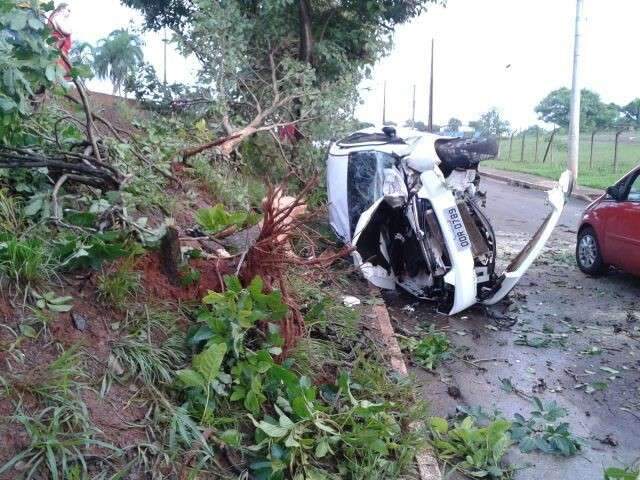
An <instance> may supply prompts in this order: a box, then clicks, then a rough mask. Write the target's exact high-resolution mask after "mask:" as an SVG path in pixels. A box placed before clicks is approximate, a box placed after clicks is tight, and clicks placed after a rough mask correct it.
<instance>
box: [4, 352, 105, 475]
mask: <svg viewBox="0 0 640 480" xmlns="http://www.w3.org/2000/svg"><path fill="white" fill-rule="evenodd" d="M85 378H86V374H85V373H84V372H83V370H82V366H81V356H80V354H79V353H78V351H77V349H75V348H71V349H69V350H67V351H65V352H63V353H62V354H61V355H60V356H59V357H58V358H57V359H56V360H54V361H53V362H51V363H50V364H48V365H46V366H44V367H35V368H33V369H31V370H28V371H26V372H24V373H22V374H13V375H6V378H5V379H4V380H3V382H2V383H3V384H4V391H5V395H6V397H7V398H9V399H12V400H14V401H16V405H17V406H16V412H15V413H14V415H13V416H12V417H10V418H9V419H10V420H12V421H13V422H15V423H17V424H20V425H21V426H22V428H23V429H24V430H25V432H26V434H27V437H28V444H27V445H26V446H25V447H24V448H23V450H22V451H20V452H18V453H17V454H16V455H15V456H14V457H12V458H11V459H10V460H9V461H8V462H7V463H5V464H4V465H0V476H2V474H4V473H6V472H9V471H12V469H15V467H16V466H18V465H19V466H20V468H19V470H20V471H21V472H23V473H22V474H20V475H18V476H16V477H12V478H25V479H30V478H50V479H54V480H55V479H70V478H88V468H87V454H88V450H89V449H92V448H98V449H102V450H107V451H110V452H111V453H113V452H115V451H117V449H116V448H115V447H113V446H112V445H110V444H108V443H105V442H102V441H100V440H98V439H97V437H98V436H99V435H100V431H99V430H98V429H97V428H95V426H94V425H93V424H92V423H91V421H90V418H89V413H88V411H87V407H86V405H85V404H84V402H83V400H82V395H81V392H82V390H83V389H85V388H86V385H85V384H84V382H83V380H84V379H85ZM24 398H29V399H30V400H29V401H28V402H24V401H23V399H24ZM33 399H35V400H37V404H36V405H35V406H34V404H33ZM25 405H29V407H28V408H27V407H26V406H25ZM93 453H95V452H93ZM92 457H95V454H94V455H92ZM14 473H15V472H14Z"/></svg>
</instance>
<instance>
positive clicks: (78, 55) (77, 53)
mask: <svg viewBox="0 0 640 480" xmlns="http://www.w3.org/2000/svg"><path fill="white" fill-rule="evenodd" d="M94 55H95V49H94V48H93V45H91V44H90V43H88V42H76V43H74V45H73V47H72V48H71V52H70V53H69V60H70V61H71V64H72V65H77V64H86V65H91V64H93V62H94V59H95V57H94Z"/></svg>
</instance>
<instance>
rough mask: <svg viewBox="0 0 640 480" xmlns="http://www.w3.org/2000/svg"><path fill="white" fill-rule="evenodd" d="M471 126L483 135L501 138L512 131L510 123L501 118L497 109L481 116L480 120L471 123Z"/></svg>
mask: <svg viewBox="0 0 640 480" xmlns="http://www.w3.org/2000/svg"><path fill="white" fill-rule="evenodd" d="M469 126H470V127H472V128H473V129H475V131H476V132H477V133H480V134H481V135H496V136H499V135H502V134H504V133H507V132H509V131H510V130H511V125H510V124H509V122H508V121H506V120H503V119H502V118H501V117H500V112H498V110H497V109H495V108H492V109H491V110H489V111H488V112H486V113H483V114H482V115H480V118H479V119H478V120H475V121H473V122H469Z"/></svg>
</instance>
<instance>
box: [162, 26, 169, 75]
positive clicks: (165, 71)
mask: <svg viewBox="0 0 640 480" xmlns="http://www.w3.org/2000/svg"><path fill="white" fill-rule="evenodd" d="M162 41H163V42H164V84H165V86H166V85H167V43H169V40H167V27H164V40H162Z"/></svg>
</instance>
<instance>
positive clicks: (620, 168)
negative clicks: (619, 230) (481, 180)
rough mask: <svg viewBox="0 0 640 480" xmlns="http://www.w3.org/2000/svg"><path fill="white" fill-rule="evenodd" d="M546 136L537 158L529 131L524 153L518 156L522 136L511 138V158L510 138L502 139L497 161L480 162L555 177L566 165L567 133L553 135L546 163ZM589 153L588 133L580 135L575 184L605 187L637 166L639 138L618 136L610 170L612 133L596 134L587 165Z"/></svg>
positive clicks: (541, 139) (612, 153)
mask: <svg viewBox="0 0 640 480" xmlns="http://www.w3.org/2000/svg"><path fill="white" fill-rule="evenodd" d="M548 138H549V136H548V135H545V136H544V138H543V136H542V135H541V136H540V141H539V145H538V155H537V157H536V149H535V144H536V141H535V135H533V134H529V135H527V136H526V137H525V145H524V156H521V152H522V137H521V136H519V137H514V138H513V148H512V151H511V157H509V139H508V138H503V139H502V141H501V148H500V156H499V157H498V158H497V159H496V160H489V161H486V162H483V165H486V166H488V167H492V168H497V169H500V170H508V171H512V172H523V173H530V174H534V175H540V176H542V177H545V178H550V179H553V180H557V179H558V178H559V177H560V174H561V173H562V172H563V171H564V170H565V169H566V165H567V137H566V135H556V137H555V139H554V143H553V148H552V149H551V150H550V153H549V156H548V157H547V160H546V162H545V163H542V157H543V156H544V152H545V149H546V146H547V143H548ZM590 153H591V135H589V134H587V135H581V137H580V172H579V180H578V183H579V184H580V185H582V186H584V187H592V188H600V189H605V188H607V187H609V186H611V185H613V184H614V183H616V182H617V181H618V180H619V179H620V177H622V176H623V175H624V174H625V173H627V172H628V171H629V170H631V169H632V168H634V167H636V166H638V165H640V141H638V139H637V138H636V137H633V136H629V135H627V134H623V135H621V136H620V143H619V146H618V165H617V168H616V170H615V171H614V170H613V155H614V139H613V134H611V133H606V132H603V133H601V134H598V135H596V137H595V142H594V146H593V161H592V166H591V167H590V166H589V157H590ZM521 158H522V159H521Z"/></svg>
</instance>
